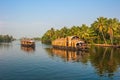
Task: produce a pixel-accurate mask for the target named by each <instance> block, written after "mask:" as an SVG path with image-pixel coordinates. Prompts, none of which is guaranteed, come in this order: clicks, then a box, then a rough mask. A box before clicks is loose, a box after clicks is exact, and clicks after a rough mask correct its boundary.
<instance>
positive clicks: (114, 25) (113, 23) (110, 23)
mask: <svg viewBox="0 0 120 80" xmlns="http://www.w3.org/2000/svg"><path fill="white" fill-rule="evenodd" d="M118 23H119V21H118V20H117V19H116V18H113V19H111V18H110V19H109V20H107V29H108V30H107V32H108V34H109V36H110V40H111V44H112V45H113V38H114V32H115V31H117V29H118V27H119V24H118Z"/></svg>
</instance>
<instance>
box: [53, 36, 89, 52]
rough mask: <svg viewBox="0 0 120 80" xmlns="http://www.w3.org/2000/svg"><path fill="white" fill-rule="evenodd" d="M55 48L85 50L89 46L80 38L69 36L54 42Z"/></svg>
mask: <svg viewBox="0 0 120 80" xmlns="http://www.w3.org/2000/svg"><path fill="white" fill-rule="evenodd" d="M52 45H53V47H54V48H61V49H69V50H85V49H87V48H88V47H87V44H86V43H85V41H83V40H80V38H79V37H78V36H68V37H66V38H60V39H56V40H54V41H52Z"/></svg>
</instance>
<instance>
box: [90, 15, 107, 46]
mask: <svg viewBox="0 0 120 80" xmlns="http://www.w3.org/2000/svg"><path fill="white" fill-rule="evenodd" d="M106 21H107V18H104V17H99V18H97V21H95V22H94V23H93V24H92V25H91V26H93V28H94V30H95V31H98V32H99V33H100V34H101V35H102V37H103V40H104V42H105V44H107V41H106V38H105V35H104V33H105V32H106Z"/></svg>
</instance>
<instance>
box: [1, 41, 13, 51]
mask: <svg viewBox="0 0 120 80" xmlns="http://www.w3.org/2000/svg"><path fill="white" fill-rule="evenodd" d="M11 46H12V45H11V43H0V50H2V49H5V48H6V49H9V48H10V47H11Z"/></svg>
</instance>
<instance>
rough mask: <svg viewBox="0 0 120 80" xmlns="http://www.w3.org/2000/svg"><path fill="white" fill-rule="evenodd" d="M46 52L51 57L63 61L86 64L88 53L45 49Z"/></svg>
mask: <svg viewBox="0 0 120 80" xmlns="http://www.w3.org/2000/svg"><path fill="white" fill-rule="evenodd" d="M46 51H47V52H49V53H48V54H49V55H50V56H51V57H55V56H57V57H60V58H61V59H63V61H72V62H80V61H81V62H83V63H86V62H87V60H88V57H89V53H88V52H85V51H68V50H60V49H55V48H46Z"/></svg>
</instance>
